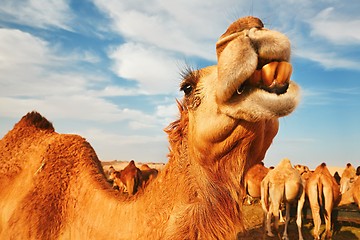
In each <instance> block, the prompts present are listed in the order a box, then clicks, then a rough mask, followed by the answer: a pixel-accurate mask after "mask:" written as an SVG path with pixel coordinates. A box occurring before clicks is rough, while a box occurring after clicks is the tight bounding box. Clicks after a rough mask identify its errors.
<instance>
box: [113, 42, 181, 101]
mask: <svg viewBox="0 0 360 240" xmlns="http://www.w3.org/2000/svg"><path fill="white" fill-rule="evenodd" d="M110 57H111V59H113V61H114V67H113V69H114V71H115V72H116V74H117V75H118V76H120V77H123V78H127V79H132V80H136V81H137V82H138V83H139V88H140V89H141V90H142V91H144V90H145V91H147V92H148V93H151V94H156V93H169V92H174V91H175V90H177V86H178V82H179V81H178V79H179V76H180V75H179V68H178V64H177V62H179V60H177V59H176V58H174V57H172V56H171V55H167V54H166V53H165V52H163V51H162V50H161V49H157V48H154V47H147V46H144V45H142V44H134V43H127V44H123V45H121V46H120V47H119V48H117V49H115V50H114V51H113V52H111V53H110Z"/></svg>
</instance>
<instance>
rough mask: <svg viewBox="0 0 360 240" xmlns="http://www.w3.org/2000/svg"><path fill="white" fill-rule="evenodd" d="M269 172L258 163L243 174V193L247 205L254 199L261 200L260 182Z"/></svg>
mask: <svg viewBox="0 0 360 240" xmlns="http://www.w3.org/2000/svg"><path fill="white" fill-rule="evenodd" d="M268 172H269V169H268V168H267V167H265V166H264V163H263V162H261V163H258V164H255V165H254V166H252V167H251V168H250V169H249V170H248V171H247V172H246V173H245V178H244V182H245V191H246V198H245V199H247V201H248V204H251V203H252V201H253V200H254V199H256V198H258V199H260V198H261V181H262V180H263V179H264V177H265V176H266V174H267V173H268Z"/></svg>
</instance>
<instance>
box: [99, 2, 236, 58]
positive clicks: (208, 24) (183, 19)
mask: <svg viewBox="0 0 360 240" xmlns="http://www.w3.org/2000/svg"><path fill="white" fill-rule="evenodd" d="M232 3H234V4H235V1H232V0H231V1H226V3H224V2H221V3H220V2H219V3H214V2H211V3H209V2H208V1H201V2H196V1H172V2H171V3H169V2H168V1H151V0H150V1H148V2H147V4H146V5H145V6H144V4H142V3H138V4H136V1H134V2H132V1H131V2H128V1H122V2H121V3H120V2H119V1H107V0H106V1H104V0H96V1H95V4H96V5H97V6H98V7H99V8H100V9H101V10H102V11H104V13H105V14H107V15H108V16H109V17H110V18H111V19H112V22H113V28H114V31H116V32H118V33H119V34H120V35H122V36H123V37H124V38H125V39H126V40H127V41H128V42H138V43H142V44H145V45H149V46H156V47H157V48H159V49H164V50H167V51H172V52H176V53H181V54H183V55H185V56H196V57H201V58H204V59H207V60H215V58H216V56H215V42H216V40H217V38H218V37H220V35H221V34H222V33H223V32H224V31H225V29H224V27H223V26H224V25H225V26H226V25H227V23H225V21H226V18H225V16H226V12H227V11H228V10H229V9H231V8H233V6H232V5H231V4H232ZM216 4H217V5H216ZM237 4H239V3H238V2H237ZM226 6H227V7H226ZM210 16H211V17H210ZM231 20H234V19H231ZM229 23H230V22H229Z"/></svg>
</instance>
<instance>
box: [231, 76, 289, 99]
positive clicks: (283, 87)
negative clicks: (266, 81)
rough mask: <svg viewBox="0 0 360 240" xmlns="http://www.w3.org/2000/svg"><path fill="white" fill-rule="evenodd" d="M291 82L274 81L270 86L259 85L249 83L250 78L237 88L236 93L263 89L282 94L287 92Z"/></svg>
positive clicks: (240, 93)
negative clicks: (280, 82)
mask: <svg viewBox="0 0 360 240" xmlns="http://www.w3.org/2000/svg"><path fill="white" fill-rule="evenodd" d="M289 85H290V83H289V82H286V83H284V84H276V83H273V84H272V85H270V86H266V85H262V84H261V85H260V84H259V85H258V86H252V85H251V84H249V79H247V80H246V81H245V82H243V83H242V84H241V85H240V86H239V87H238V88H237V89H236V92H235V93H234V95H242V94H244V93H248V92H250V91H251V90H252V89H261V90H263V91H266V92H268V93H271V94H277V95H281V94H284V93H286V92H287V89H288V88H289Z"/></svg>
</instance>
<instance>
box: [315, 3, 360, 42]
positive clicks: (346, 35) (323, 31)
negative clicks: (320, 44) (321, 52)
mask: <svg viewBox="0 0 360 240" xmlns="http://www.w3.org/2000/svg"><path fill="white" fill-rule="evenodd" d="M350 6H351V5H350ZM309 24H310V25H311V28H312V30H311V34H312V35H313V36H315V37H319V36H320V37H323V38H325V39H327V40H329V41H330V42H332V43H334V44H337V45H347V44H356V45H359V44H360V28H359V25H360V17H359V15H357V16H354V15H349V14H345V13H343V12H338V11H336V8H334V7H328V8H326V9H324V10H322V11H321V12H320V13H319V14H317V15H316V16H315V17H314V18H313V19H311V21H309Z"/></svg>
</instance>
